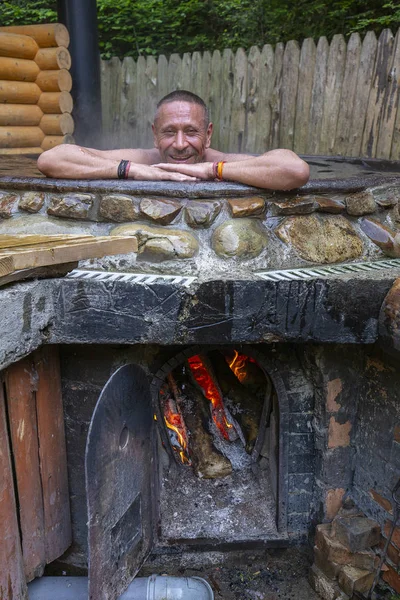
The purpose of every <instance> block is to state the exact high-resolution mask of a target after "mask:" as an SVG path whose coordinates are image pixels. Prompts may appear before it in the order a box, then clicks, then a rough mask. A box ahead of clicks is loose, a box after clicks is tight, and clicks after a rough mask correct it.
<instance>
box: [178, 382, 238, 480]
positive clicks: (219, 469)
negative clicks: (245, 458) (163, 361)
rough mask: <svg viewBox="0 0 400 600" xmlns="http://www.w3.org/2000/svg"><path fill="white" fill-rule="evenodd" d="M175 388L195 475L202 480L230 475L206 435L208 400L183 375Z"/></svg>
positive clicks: (226, 460) (223, 457) (228, 467)
mask: <svg viewBox="0 0 400 600" xmlns="http://www.w3.org/2000/svg"><path fill="white" fill-rule="evenodd" d="M178 385H179V387H180V389H181V395H182V401H181V402H180V410H181V412H182V415H183V418H184V421H185V423H186V427H187V430H188V432H189V455H190V457H191V460H192V465H193V470H194V472H195V474H196V475H197V477H200V478H204V479H216V478H219V477H226V476H227V475H230V474H231V473H232V465H231V463H230V461H229V460H228V459H227V458H226V457H225V456H223V454H221V453H220V452H219V451H218V450H217V449H216V448H215V447H214V444H213V438H212V435H211V434H210V433H209V431H208V427H209V421H210V410H209V406H208V400H206V398H205V397H204V396H203V394H202V393H201V391H200V390H199V388H198V387H197V386H195V385H193V384H192V383H191V381H190V379H189V377H188V376H187V375H182V374H179V378H178ZM182 388H183V389H182Z"/></svg>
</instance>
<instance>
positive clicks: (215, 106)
mask: <svg viewBox="0 0 400 600" xmlns="http://www.w3.org/2000/svg"><path fill="white" fill-rule="evenodd" d="M221 62H222V61H221V52H220V51H219V50H214V52H213V54H212V59H211V80H210V99H209V105H208V106H209V109H210V115H211V121H212V122H213V123H214V133H213V147H215V148H217V149H219V147H220V141H221V140H220V130H219V122H220V115H221V80H222V72H221ZM231 152H232V149H231Z"/></svg>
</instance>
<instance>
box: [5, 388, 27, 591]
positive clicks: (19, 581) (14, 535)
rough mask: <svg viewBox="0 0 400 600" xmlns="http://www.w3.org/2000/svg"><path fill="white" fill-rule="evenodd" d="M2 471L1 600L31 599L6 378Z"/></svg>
mask: <svg viewBox="0 0 400 600" xmlns="http://www.w3.org/2000/svg"><path fill="white" fill-rule="evenodd" d="M0 473H1V477H0V523H1V544H0V565H1V568H0V600H11V599H12V600H28V589H27V587H26V583H25V574H24V565H23V561H22V552H21V545H20V540H19V530H18V521H17V507H16V503H15V494H14V480H13V473H12V467H11V458H10V449H9V440H8V431H7V421H6V406H5V398H4V388H3V384H2V382H1V384H0Z"/></svg>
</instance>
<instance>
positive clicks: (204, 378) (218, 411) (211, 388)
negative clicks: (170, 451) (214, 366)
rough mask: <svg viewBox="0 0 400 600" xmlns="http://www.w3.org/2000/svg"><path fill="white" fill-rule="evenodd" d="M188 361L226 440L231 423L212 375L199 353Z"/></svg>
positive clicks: (228, 437)
mask: <svg viewBox="0 0 400 600" xmlns="http://www.w3.org/2000/svg"><path fill="white" fill-rule="evenodd" d="M188 363H189V367H190V369H191V371H192V374H193V377H194V378H195V380H196V382H197V383H198V385H199V386H200V387H201V388H202V390H203V393H204V395H205V397H206V398H207V400H209V401H210V402H211V405H212V408H211V415H212V418H213V421H214V423H215V424H216V426H217V428H218V430H219V431H220V433H221V435H222V436H223V437H224V438H225V439H226V440H229V439H230V435H229V429H232V427H233V425H232V424H231V423H229V422H228V420H227V418H226V414H225V409H224V404H223V402H222V397H221V394H220V393H219V391H218V389H217V386H216V385H215V383H214V381H213V380H212V377H211V376H210V374H209V372H208V371H207V368H206V366H205V364H204V363H203V362H202V360H201V358H200V356H199V355H196V356H192V357H191V358H189V360H188Z"/></svg>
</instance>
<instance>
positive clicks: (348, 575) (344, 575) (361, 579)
mask: <svg viewBox="0 0 400 600" xmlns="http://www.w3.org/2000/svg"><path fill="white" fill-rule="evenodd" d="M374 576H375V573H374V572H373V571H372V572H370V571H366V570H364V569H357V568H356V567H351V566H349V565H345V566H343V567H342V568H341V570H340V571H339V575H338V581H339V585H340V587H341V589H342V590H343V591H344V592H345V593H346V594H347V595H348V596H349V597H350V598H352V597H353V594H354V592H360V593H361V594H363V593H367V592H368V591H369V590H370V588H371V586H372V583H373V581H374Z"/></svg>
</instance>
